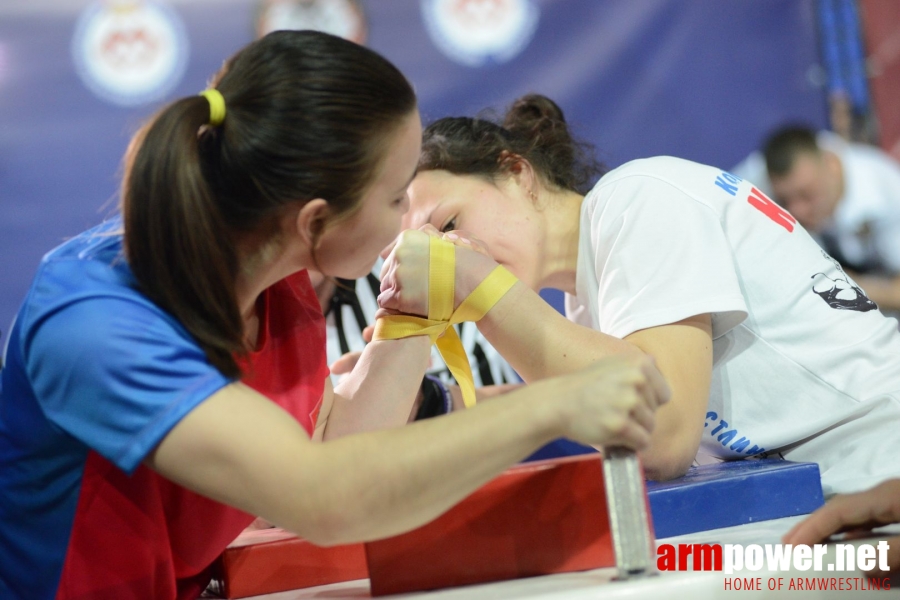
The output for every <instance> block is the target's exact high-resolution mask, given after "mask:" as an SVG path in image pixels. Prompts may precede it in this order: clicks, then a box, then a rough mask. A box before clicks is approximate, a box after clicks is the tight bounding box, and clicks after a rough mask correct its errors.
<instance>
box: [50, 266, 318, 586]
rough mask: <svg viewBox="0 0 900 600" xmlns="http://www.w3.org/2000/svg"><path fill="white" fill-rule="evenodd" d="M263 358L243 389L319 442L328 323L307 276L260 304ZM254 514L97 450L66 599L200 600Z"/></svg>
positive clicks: (67, 570)
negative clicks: (127, 467) (124, 465)
mask: <svg viewBox="0 0 900 600" xmlns="http://www.w3.org/2000/svg"><path fill="white" fill-rule="evenodd" d="M261 304H262V307H261V308H262V314H261V318H260V338H259V341H258V344H257V346H258V350H257V351H256V352H253V353H252V354H251V355H250V356H249V357H248V360H247V361H245V362H244V363H243V364H242V365H241V366H242V368H243V369H244V373H245V377H244V378H243V382H244V383H245V384H247V385H249V386H251V387H252V388H254V389H255V390H257V391H259V392H260V393H262V394H264V395H265V396H267V397H268V398H270V399H271V400H272V401H273V402H275V403H276V404H278V405H279V406H281V407H282V408H284V409H285V410H286V411H287V412H288V413H290V414H291V415H292V416H293V417H294V418H295V419H297V421H298V422H299V423H300V424H301V425H302V426H303V428H304V429H305V430H306V431H307V433H309V434H310V435H311V434H312V431H313V429H314V427H315V420H316V416H317V414H318V410H319V407H320V406H321V402H322V394H323V390H324V383H325V378H326V377H327V376H328V367H327V365H326V355H325V321H324V317H323V316H322V311H321V308H320V305H319V301H318V299H317V298H316V295H315V292H314V291H313V288H312V286H311V285H310V283H309V277H308V276H307V274H306V272H305V271H302V272H300V273H297V274H296V275H292V276H291V277H288V278H287V279H284V280H282V281H280V282H279V283H277V284H275V285H274V286H272V287H271V288H269V289H268V290H266V292H265V293H264V294H263V297H262V299H261ZM253 518H254V517H253V516H251V515H249V514H247V513H244V512H241V511H239V510H236V509H234V508H231V507H230V506H226V505H224V504H220V503H218V502H214V501H212V500H209V499H207V498H205V497H203V496H200V495H198V494H195V493H193V492H191V491H189V490H187V489H185V488H183V487H181V486H179V485H176V484H174V483H172V482H170V481H168V480H166V479H165V478H163V477H161V476H160V475H158V474H156V473H155V472H154V471H152V470H150V469H149V468H147V467H146V466H143V465H141V466H139V467H138V468H137V470H136V471H135V472H134V474H133V475H131V476H128V475H127V474H125V473H124V472H123V471H122V470H121V469H119V468H118V467H116V466H115V465H113V464H112V463H111V462H109V461H108V460H107V459H105V458H103V457H102V456H100V455H99V454H97V453H96V452H93V451H91V452H90V453H89V455H88V459H87V461H86V463H85V466H84V473H83V476H82V486H81V492H80V495H79V498H78V506H77V509H76V514H75V522H74V526H73V528H72V535H71V537H70V540H69V545H68V549H67V553H66V560H65V564H64V567H63V571H62V577H61V579H60V583H59V587H58V590H57V598H58V599H66V600H70V599H71V600H74V599H87V598H90V599H92V600H93V599H100V598H109V599H110V600H112V599H115V600H123V599H128V598H152V599H162V600H167V599H176V598H177V599H182V598H196V597H197V596H199V595H200V593H201V592H202V591H203V590H204V589H205V588H206V586H207V584H208V583H209V579H210V573H209V567H210V565H211V564H212V562H213V561H214V560H215V559H216V558H217V557H218V555H219V554H220V553H221V552H222V550H224V549H225V546H227V545H228V544H229V543H230V542H231V541H233V540H234V538H235V537H237V535H238V534H239V533H240V532H241V531H242V530H243V529H244V528H246V527H247V526H248V525H249V524H250V523H251V522H252V521H253Z"/></svg>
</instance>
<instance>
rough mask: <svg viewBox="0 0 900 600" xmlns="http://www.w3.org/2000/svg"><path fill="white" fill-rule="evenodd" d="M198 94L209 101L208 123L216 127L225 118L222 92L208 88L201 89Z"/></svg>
mask: <svg viewBox="0 0 900 600" xmlns="http://www.w3.org/2000/svg"><path fill="white" fill-rule="evenodd" d="M199 95H200V96H203V97H204V98H206V100H207V101H208V102H209V124H210V125H212V126H213V127H218V126H219V125H221V124H222V121H223V120H224V119H225V98H223V97H222V92H220V91H219V90H217V89H214V88H210V89H208V90H203V91H202V92H200V94H199Z"/></svg>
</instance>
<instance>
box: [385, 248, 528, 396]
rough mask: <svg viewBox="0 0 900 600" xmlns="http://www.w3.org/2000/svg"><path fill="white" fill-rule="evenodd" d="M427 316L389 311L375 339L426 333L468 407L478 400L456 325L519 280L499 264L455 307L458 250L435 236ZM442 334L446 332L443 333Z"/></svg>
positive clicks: (476, 314) (478, 315) (485, 307)
mask: <svg viewBox="0 0 900 600" xmlns="http://www.w3.org/2000/svg"><path fill="white" fill-rule="evenodd" d="M430 250H431V252H430V255H429V273H428V275H429V281H428V318H427V319H425V318H422V317H413V316H410V315H388V316H384V317H381V318H379V319H378V320H377V321H376V322H375V334H374V336H373V338H372V339H375V340H396V339H400V338H405V337H410V336H414V335H427V336H428V337H429V338H431V342H432V343H433V344H435V345H436V346H437V347H438V350H439V351H440V353H441V357H443V359H444V362H445V363H447V368H449V369H450V372H451V373H452V374H453V377H454V378H455V379H456V382H457V383H458V384H459V387H460V390H461V391H462V396H463V402H464V404H465V405H466V407H471V406H473V405H474V404H475V383H474V381H473V379H472V370H471V368H470V367H469V359H468V357H467V356H466V351H465V350H464V349H463V346H462V341H461V340H460V339H459V335H457V333H456V330H455V329H454V328H453V325H454V324H456V323H462V322H463V321H479V320H481V318H482V317H484V315H486V314H487V312H488V311H489V310H490V309H491V308H493V306H494V304H496V303H497V302H498V301H499V300H500V298H502V297H503V296H504V295H505V294H506V292H508V291H509V290H510V289H511V288H512V287H513V286H514V285H515V284H516V282H517V281H518V280H517V279H516V278H515V277H514V276H513V274H512V273H510V272H509V271H507V270H506V269H504V268H503V267H500V266H498V267H496V268H495V269H494V270H493V271H491V273H490V274H489V275H488V276H487V277H485V278H484V280H483V281H482V282H481V283H480V284H478V286H477V287H476V288H475V289H474V290H473V291H472V293H471V294H469V295H468V297H466V299H465V300H463V301H462V302H461V303H460V305H459V306H457V307H456V310H455V311H454V310H453V287H454V278H455V273H456V252H455V249H454V247H453V244H451V243H450V242H447V241H445V240H441V239H438V238H436V237H433V238H431V240H430ZM442 334H443V335H442Z"/></svg>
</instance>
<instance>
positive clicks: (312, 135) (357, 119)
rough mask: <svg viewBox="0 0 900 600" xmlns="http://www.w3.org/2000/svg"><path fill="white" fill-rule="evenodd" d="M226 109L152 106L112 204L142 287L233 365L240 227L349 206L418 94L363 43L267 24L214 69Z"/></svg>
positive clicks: (340, 211) (261, 229)
mask: <svg viewBox="0 0 900 600" xmlns="http://www.w3.org/2000/svg"><path fill="white" fill-rule="evenodd" d="M212 86H214V87H215V88H216V89H218V90H219V92H221V94H222V96H223V97H224V98H225V105H226V116H225V119H224V121H223V122H222V124H221V125H219V126H218V127H211V126H207V125H206V123H207V122H208V121H209V118H210V105H209V103H208V101H207V100H206V98H204V97H202V96H192V97H188V98H182V99H181V100H178V101H176V102H174V103H172V104H170V105H169V106H167V107H166V108H164V109H162V110H161V111H160V112H159V113H158V114H157V115H156V116H155V117H154V118H153V119H152V120H151V121H150V122H149V123H148V124H147V125H145V126H144V127H143V128H142V129H141V130H140V131H139V132H138V133H137V135H136V136H135V138H134V140H132V144H131V147H130V148H129V152H128V154H127V155H126V159H125V177H124V182H123V187H122V212H123V220H124V225H125V246H126V253H127V257H128V261H129V264H130V266H131V269H132V271H133V272H134V275H135V277H136V279H137V281H138V284H139V286H140V289H141V291H142V292H143V293H145V294H146V295H147V296H148V297H150V298H151V299H152V300H153V301H154V302H156V303H157V304H158V305H159V306H160V307H162V308H163V309H165V310H167V311H168V312H170V313H171V314H173V315H174V316H175V317H176V318H177V319H178V320H179V321H180V322H181V324H182V325H184V327H185V328H186V329H187V330H188V331H189V332H190V333H191V335H193V336H194V338H195V340H196V341H197V343H198V344H199V345H200V346H201V347H202V348H203V349H204V351H205V352H206V354H207V356H208V358H209V361H210V362H211V363H212V364H213V365H214V366H215V367H216V368H218V369H219V370H220V371H221V372H222V373H224V374H226V375H228V376H230V377H238V376H239V375H240V370H239V368H238V366H237V363H236V361H235V355H241V354H243V353H245V352H246V348H245V345H244V342H243V335H244V334H243V321H242V318H241V314H240V310H239V308H238V305H237V299H236V297H235V282H236V276H237V269H238V259H237V255H236V252H235V250H234V244H235V241H236V239H237V236H239V235H243V234H264V235H271V234H273V233H274V232H275V231H276V224H277V221H278V218H279V216H280V215H282V214H284V210H286V208H287V207H290V206H299V205H302V204H303V203H304V202H307V201H309V200H312V199H314V198H323V199H325V200H327V201H328V203H329V205H330V207H331V210H332V212H331V215H332V217H336V218H341V217H346V215H348V214H350V213H352V212H353V211H354V210H355V209H356V208H357V207H358V203H359V200H360V197H361V195H362V192H363V191H364V190H365V188H366V187H367V186H368V185H369V184H370V183H371V181H372V179H373V178H374V176H375V173H376V171H377V169H378V168H379V167H380V164H381V161H382V159H383V157H382V154H383V147H384V146H383V144H384V140H385V138H387V137H389V136H390V135H391V134H392V133H393V132H394V131H395V130H396V129H397V128H398V127H399V125H400V123H401V122H402V120H403V119H404V118H405V117H407V116H408V115H409V114H410V113H411V112H412V111H413V110H414V109H415V106H416V99H415V94H414V92H413V90H412V88H411V86H410V85H409V83H408V82H407V80H406V78H405V77H404V76H403V75H402V74H401V73H400V71H398V70H397V69H396V67H394V66H393V65H392V64H390V63H389V62H388V61H387V60H385V59H384V58H382V57H381V56H379V55H378V54H376V53H375V52H372V51H371V50H368V49H366V48H364V47H362V46H359V45H357V44H354V43H352V42H349V41H346V40H343V39H341V38H338V37H335V36H331V35H327V34H324V33H319V32H313V31H277V32H274V33H271V34H269V35H267V36H266V37H264V38H262V39H260V40H257V41H256V42H253V43H251V44H250V45H248V46H246V47H245V48H244V49H243V50H241V51H240V52H238V53H237V54H236V55H235V56H233V57H232V58H231V59H230V60H228V61H227V62H226V64H225V66H224V67H223V68H222V70H221V72H220V73H219V74H218V75H216V77H215V78H214V80H213V83H212Z"/></svg>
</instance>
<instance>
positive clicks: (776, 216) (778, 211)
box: [747, 187, 797, 233]
mask: <svg viewBox="0 0 900 600" xmlns="http://www.w3.org/2000/svg"><path fill="white" fill-rule="evenodd" d="M747 202H749V203H750V206H752V207H753V208H755V209H757V210H759V211H760V212H762V213H763V214H764V215H766V216H767V217H769V218H770V219H772V220H773V221H775V222H776V223H778V224H779V225H781V226H782V227H784V228H785V229H787V230H788V233H791V232H792V231H794V224H795V223H796V222H797V219H795V218H794V217H792V216H791V213H789V212H788V211H786V210H784V209H783V208H781V207H780V206H778V205H777V204H775V203H774V202H773V201H772V200H770V199H769V197H768V196H766V195H765V194H763V193H762V192H761V191H759V190H758V189H756V188H755V187H754V188H752V189H751V190H750V195H749V196H747Z"/></svg>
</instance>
